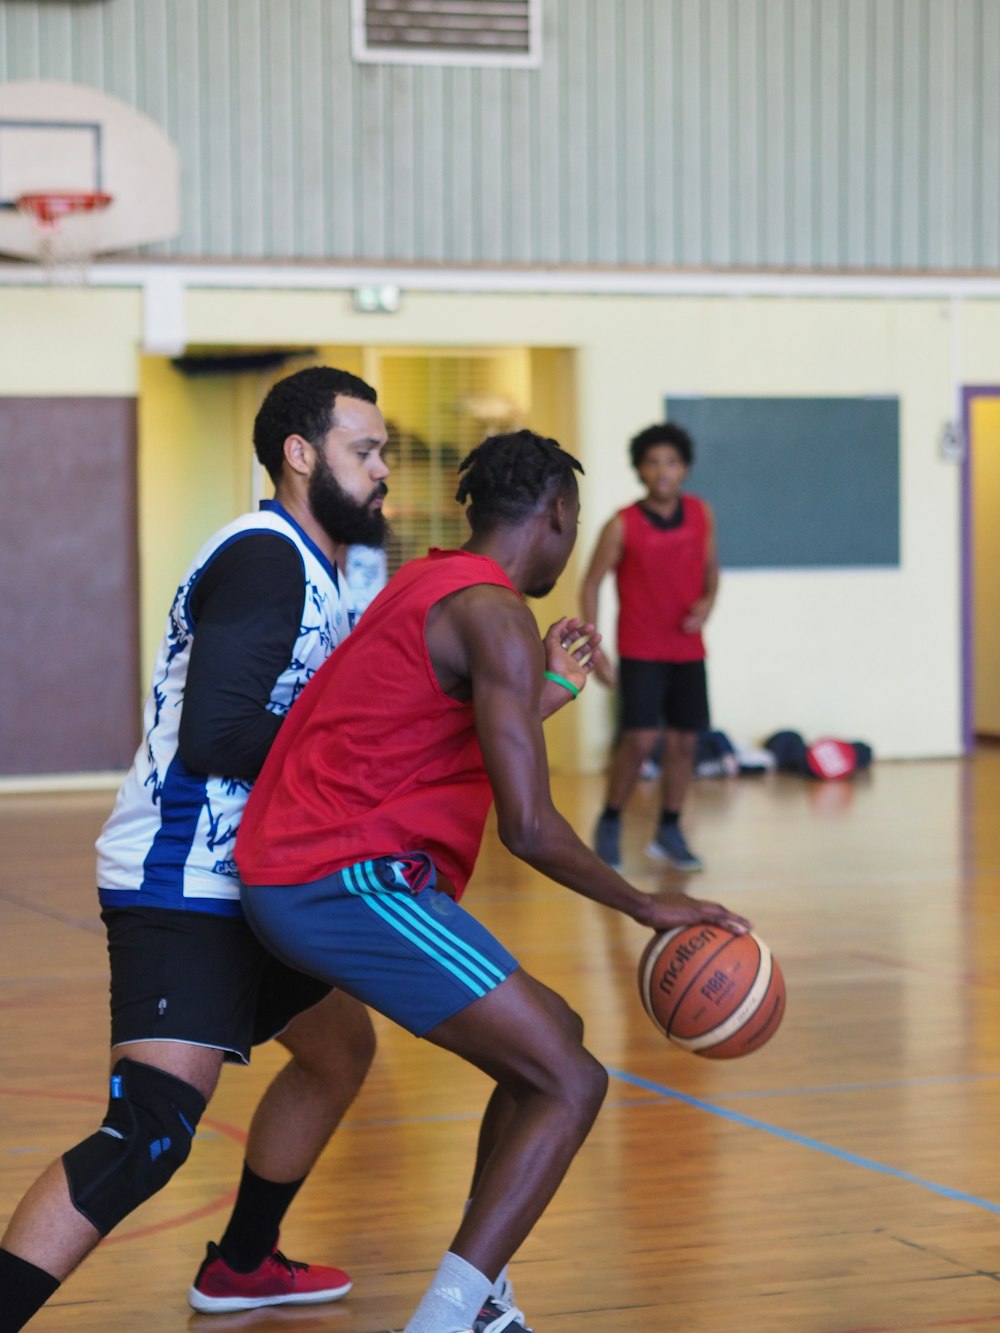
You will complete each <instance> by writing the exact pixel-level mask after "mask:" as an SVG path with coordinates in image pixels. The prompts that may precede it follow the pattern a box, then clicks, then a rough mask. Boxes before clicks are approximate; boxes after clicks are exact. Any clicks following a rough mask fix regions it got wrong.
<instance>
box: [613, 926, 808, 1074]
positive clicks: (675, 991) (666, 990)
mask: <svg viewBox="0 0 1000 1333" xmlns="http://www.w3.org/2000/svg"><path fill="white" fill-rule="evenodd" d="M639 994H640V995H641V996H642V1003H643V1005H644V1006H645V1009H646V1013H647V1014H648V1015H649V1016H650V1018H651V1019H652V1020H653V1022H654V1023H655V1025H656V1026H657V1027H658V1028H659V1030H660V1031H661V1032H662V1033H663V1035H664V1036H665V1037H667V1038H668V1039H669V1040H670V1041H672V1042H673V1043H674V1045H675V1046H681V1047H683V1049H684V1050H686V1051H692V1052H693V1053H694V1054H695V1055H703V1056H706V1057H707V1058H708V1059H709V1060H732V1059H734V1058H735V1057H736V1056H739V1055H749V1054H750V1052H751V1051H756V1050H759V1049H760V1047H761V1046H763V1045H764V1044H765V1042H768V1041H770V1040H771V1038H772V1037H773V1036H774V1034H775V1032H777V1030H778V1028H779V1027H780V1025H781V1019H782V1016H783V1015H784V1012H785V979H784V977H783V976H782V975H781V968H780V967H779V966H778V961H777V959H776V958H775V957H774V956H773V955H772V953H771V950H770V949H769V948H768V947H767V945H766V944H765V943H764V941H763V940H760V939H758V938H757V936H756V935H754V934H750V933H748V934H746V935H735V934H733V932H732V931H729V930H726V929H725V928H724V927H723V926H713V925H709V924H708V922H705V921H702V922H699V923H698V924H697V925H694V926H681V927H679V928H678V929H677V930H668V931H664V932H662V933H661V934H658V935H654V936H653V938H652V939H651V940H650V941H649V943H648V944H647V945H646V947H645V949H644V950H643V953H642V958H641V959H640V960H639Z"/></svg>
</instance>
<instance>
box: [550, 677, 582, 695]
mask: <svg viewBox="0 0 1000 1333" xmlns="http://www.w3.org/2000/svg"><path fill="white" fill-rule="evenodd" d="M545 679H546V680H554V681H555V683H556V684H557V685H562V686H563V688H564V689H567V690H569V692H570V694H571V695H572V696H573V698H574V699H576V698H578V697H579V694H580V687H579V685H574V684H573V682H572V681H571V680H567V679H566V677H565V676H557V675H556V673H555V672H554V671H546V673H545Z"/></svg>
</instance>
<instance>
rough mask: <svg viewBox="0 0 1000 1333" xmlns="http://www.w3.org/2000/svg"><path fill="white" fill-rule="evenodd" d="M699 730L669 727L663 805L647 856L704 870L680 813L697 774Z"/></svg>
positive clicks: (662, 779) (664, 763) (690, 868)
mask: <svg viewBox="0 0 1000 1333" xmlns="http://www.w3.org/2000/svg"><path fill="white" fill-rule="evenodd" d="M697 740H698V733H697V732H695V731H680V730H677V729H676V728H668V730H667V733H666V740H665V743H664V749H663V775H662V777H661V780H660V796H661V802H662V808H661V810H660V821H659V824H658V825H657V829H656V833H655V834H654V836H653V840H652V842H650V844H649V846H648V847H647V848H646V854H647V855H648V856H652V857H655V858H656V859H657V860H660V861H668V862H669V863H670V864H671V865H672V866H673V867H674V868H675V869H676V870H688V871H694V870H702V869H703V868H704V867H703V865H702V862H701V859H700V858H699V857H697V856H695V854H694V852H692V850H691V848H690V847H689V846H688V844H687V839H686V838H685V837H684V834H683V833H682V832H681V827H680V817H681V813H682V811H683V809H684V801H685V798H686V796H687V793H688V788H689V787H690V785H691V779H692V777H693V776H694V755H695V746H696V744H697Z"/></svg>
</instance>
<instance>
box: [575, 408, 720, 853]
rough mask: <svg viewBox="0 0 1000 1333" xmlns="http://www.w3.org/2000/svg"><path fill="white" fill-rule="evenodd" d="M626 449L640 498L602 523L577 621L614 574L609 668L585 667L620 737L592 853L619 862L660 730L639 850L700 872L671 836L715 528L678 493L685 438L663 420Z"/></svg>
mask: <svg viewBox="0 0 1000 1333" xmlns="http://www.w3.org/2000/svg"><path fill="white" fill-rule="evenodd" d="M629 451H630V454H631V459H632V466H633V467H634V468H635V470H636V472H637V473H638V474H639V480H640V481H641V482H642V484H643V485H644V486H645V488H646V494H645V495H644V496H643V497H642V499H641V500H639V501H637V502H636V503H635V504H632V505H629V506H628V508H626V509H622V510H620V511H619V512H618V513H617V514H615V515H614V517H613V518H611V519H610V520H609V521H608V523H607V524H606V525H605V527H604V530H603V531H602V533H601V535H600V537H599V538H598V542H597V546H596V548H595V550H594V554H593V556H592V558H591V561H590V567H589V569H588V570H587V573H586V576H585V578H584V581H583V588H582V605H583V615H584V619H585V620H588V621H590V622H592V623H594V624H596V622H597V594H598V588H599V587H600V583H601V580H602V579H603V578H604V576H605V574H608V573H609V572H610V571H611V570H614V572H615V578H616V581H617V584H618V658H619V663H618V671H617V674H616V672H615V669H614V667H613V665H612V664H611V663H610V662H609V661H608V659H607V658H606V657H603V656H602V657H601V658H600V659H599V660H598V661H597V662H595V664H594V671H595V674H596V676H597V678H598V680H600V681H602V682H603V684H605V685H608V686H611V687H613V686H614V685H615V684H616V683H617V685H618V686H619V689H620V695H621V736H620V739H619V741H618V744H617V746H616V747H615V752H614V755H613V756H612V760H611V769H610V772H609V774H608V784H607V790H606V793H605V798H604V809H603V811H602V812H601V815H600V817H599V818H598V821H597V826H596V828H595V830H594V850H595V851H596V852H597V854H598V856H599V857H600V858H601V860H602V861H605V862H606V863H607V864H608V865H610V866H614V867H615V868H616V869H617V868H618V867H619V866H620V865H621V846H620V825H621V812H622V810H623V808H624V806H625V804H626V802H627V801H628V798H629V796H630V795H631V793H632V788H633V787H634V786H635V783H636V779H637V778H638V776H639V772H640V770H641V768H642V765H643V764H644V763H645V761H646V760H648V759H650V758H651V757H652V756H653V754H654V752H655V750H656V747H657V744H658V743H659V740H660V736H661V733H662V732H663V729H664V727H665V728H666V733H665V736H664V742H663V759H662V773H661V779H660V786H661V792H660V794H661V802H662V808H661V811H660V819H659V825H658V827H657V829H656V832H655V833H654V835H653V838H652V841H651V842H650V843H649V845H648V846H647V848H646V854H647V855H648V856H652V857H654V858H655V859H657V860H661V861H667V862H669V863H670V864H671V865H672V866H674V867H675V868H676V869H677V870H688V871H693V870H701V869H702V868H703V867H702V863H701V861H700V859H699V858H698V857H697V856H695V854H694V852H692V851H691V848H690V847H689V846H688V844H687V840H686V839H685V837H684V834H683V833H682V832H681V828H680V817H681V813H682V811H683V808H684V799H685V797H686V795H687V791H688V788H689V786H690V784H691V778H692V776H693V774H694V752H695V744H696V742H697V739H698V733H699V732H700V731H703V730H704V729H705V728H706V727H707V726H708V722H709V712H708V685H707V680H706V674H705V643H704V640H703V638H702V634H701V631H702V627H703V626H704V624H705V621H706V620H707V619H708V616H709V613H710V612H711V610H712V605H713V603H714V601H715V594H716V591H717V589H718V584H719V562H718V557H717V555H716V549H715V523H714V520H713V517H712V511H711V509H709V507H708V505H707V504H705V502H704V501H703V500H699V499H698V498H697V497H696V496H694V495H688V494H686V493H682V490H681V488H682V486H683V485H684V480H685V478H686V477H687V474H688V469H689V468H690V466H691V463H692V461H693V459H694V446H693V444H692V442H691V437H690V436H689V435H688V433H687V432H686V431H684V430H682V429H681V428H680V426H675V425H673V424H671V423H670V422H665V423H663V424H662V425H656V426H649V427H647V428H646V429H645V430H643V431H640V432H639V434H638V435H636V436H635V438H634V439H633V440H632V442H631V444H630V446H629Z"/></svg>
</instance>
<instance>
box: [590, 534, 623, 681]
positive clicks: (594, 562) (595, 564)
mask: <svg viewBox="0 0 1000 1333" xmlns="http://www.w3.org/2000/svg"><path fill="white" fill-rule="evenodd" d="M623 540H624V536H623V531H622V520H621V515H620V514H615V516H614V517H613V518H611V519H609V520H608V522H607V523H605V525H604V527H603V529H602V531H601V535H600V537H598V539H597V545H596V546H595V547H594V554H593V555H592V556H591V557H590V564H589V565H588V566H587V572H586V574H584V576H583V583H582V584H581V586H580V607H581V610H582V612H583V618H584V620H585V621H588V622H589V623H590V624H592V625H596V624H597V607H598V593H599V591H600V586H601V581H602V580H603V578H604V576H605V575H606V574H609V573H610V572H611V570H613V569H616V568H617V567H618V562H619V561H620V560H621V556H622V543H623ZM594 674H595V675H596V676H597V679H598V680H599V681H600V682H601V684H602V685H610V686H613V685H614V684H615V668H614V666H613V665H612V663H611V662H609V661H608V659H607V657H606V656H604V655H603V654H602V655H601V657H600V658H599V659H598V660H597V661H596V662H595V663H594Z"/></svg>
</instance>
